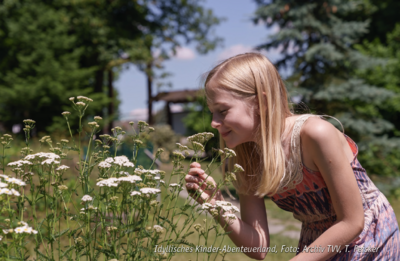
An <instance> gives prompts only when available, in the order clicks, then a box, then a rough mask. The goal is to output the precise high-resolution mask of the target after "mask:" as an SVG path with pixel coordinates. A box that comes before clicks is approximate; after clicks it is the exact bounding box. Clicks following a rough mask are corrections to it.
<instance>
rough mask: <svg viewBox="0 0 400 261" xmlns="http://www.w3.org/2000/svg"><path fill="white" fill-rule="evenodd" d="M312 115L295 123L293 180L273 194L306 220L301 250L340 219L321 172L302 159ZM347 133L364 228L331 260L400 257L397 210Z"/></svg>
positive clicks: (300, 217)
mask: <svg viewBox="0 0 400 261" xmlns="http://www.w3.org/2000/svg"><path fill="white" fill-rule="evenodd" d="M311 116H316V115H310V114H305V115H302V116H300V117H299V118H298V119H297V120H296V122H295V124H294V127H293V132H292V137H291V148H290V150H291V152H290V153H291V157H290V158H291V159H290V162H289V163H290V164H289V165H291V166H294V168H292V169H291V170H290V171H293V173H294V175H293V177H291V178H290V180H287V179H286V180H285V179H284V180H283V182H282V184H285V185H282V186H281V187H280V189H279V190H278V192H277V194H275V195H274V196H273V197H272V200H273V201H274V202H275V203H276V204H277V205H278V206H279V207H280V208H282V209H284V210H286V211H290V212H292V213H293V216H294V217H295V218H296V219H298V220H300V221H301V222H302V229H301V234H300V241H299V245H298V253H299V252H302V251H303V250H304V247H314V246H313V245H312V243H313V242H314V241H315V240H316V239H317V238H318V237H319V236H320V235H321V234H322V233H324V232H325V231H326V230H327V229H328V228H330V227H331V226H332V225H333V224H334V222H335V221H336V214H335V210H334V208H333V205H332V200H331V197H330V195H329V191H328V188H327V186H326V184H325V181H324V179H323V178H322V176H321V173H320V172H317V171H313V170H311V169H309V168H307V167H306V166H305V165H304V164H303V163H302V157H301V148H300V129H301V126H302V125H303V123H304V122H305V121H306V120H307V119H308V118H309V117H311ZM343 135H344V134H343ZM345 137H346V140H347V142H348V144H349V146H350V148H351V150H352V152H353V155H354V158H353V161H352V162H351V167H352V168H353V172H354V175H355V177H356V180H357V185H358V188H359V190H360V194H361V198H362V203H363V208H364V229H363V231H362V232H361V234H360V235H359V236H358V238H356V239H355V240H354V241H353V242H352V243H351V244H350V245H349V246H348V248H347V251H345V250H342V251H341V252H340V253H339V252H338V251H335V250H334V251H335V252H337V253H338V254H336V255H335V256H334V257H332V258H331V259H330V260H391V261H397V260H400V234H399V227H398V223H397V220H396V216H395V214H394V211H393V209H392V207H391V206H390V204H389V202H388V201H387V199H386V197H385V196H384V195H383V194H382V193H381V192H380V191H379V190H378V188H377V187H376V186H375V185H374V184H373V183H372V181H371V180H370V179H369V177H368V176H367V173H366V171H365V169H363V168H362V166H361V164H360V163H359V162H358V160H357V154H358V148H357V145H356V144H355V143H354V141H353V140H351V139H350V138H349V137H348V136H346V135H345ZM317 247H319V246H317ZM310 251H311V250H310ZM324 251H327V249H325V250H324ZM331 252H332V249H331Z"/></svg>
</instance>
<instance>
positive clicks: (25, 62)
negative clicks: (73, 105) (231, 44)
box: [0, 0, 220, 131]
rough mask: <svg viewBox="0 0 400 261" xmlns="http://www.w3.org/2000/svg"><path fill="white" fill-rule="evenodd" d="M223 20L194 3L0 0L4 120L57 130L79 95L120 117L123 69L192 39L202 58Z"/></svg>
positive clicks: (0, 103)
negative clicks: (117, 78)
mask: <svg viewBox="0 0 400 261" xmlns="http://www.w3.org/2000/svg"><path fill="white" fill-rule="evenodd" d="M218 22H219V19H218V18H216V17H215V16H214V15H213V13H212V12H211V11H210V10H207V9H205V8H203V7H202V6H201V3H200V2H199V1H194V0H178V1H176V0H152V1H150V0H144V1H123V0H117V1H110V0H96V1H94V0H89V1H73V0H52V1H47V0H46V1H42V0H24V1H22V0H21V1H18V0H15V1H2V2H0V93H1V94H2V95H1V96H0V108H1V109H0V121H1V122H2V124H3V125H4V126H5V127H6V128H7V129H9V128H10V127H11V126H12V125H13V124H16V123H21V122H22V120H23V119H24V118H30V117H32V118H35V120H36V121H37V122H38V126H41V127H40V128H39V129H38V130H39V131H43V130H45V129H47V130H49V131H51V130H54V129H55V128H57V121H53V119H55V117H54V116H56V115H60V113H61V112H62V109H63V107H65V106H66V105H67V103H66V102H65V101H67V98H68V97H70V96H77V95H85V96H90V97H91V98H93V99H95V100H96V101H97V103H96V104H97V106H95V107H92V108H91V111H90V112H89V113H90V114H94V112H96V114H98V115H102V116H103V114H104V113H105V116H109V117H115V113H113V111H112V109H110V106H109V104H110V103H112V104H113V105H114V107H116V105H117V104H118V102H117V101H116V99H115V97H114V95H113V94H112V92H113V91H112V89H113V86H112V81H113V80H114V74H115V73H116V72H118V70H120V69H121V67H120V66H121V65H122V64H124V63H128V62H129V63H136V64H140V63H145V64H146V63H148V61H150V60H152V59H153V57H152V48H153V49H154V47H157V48H160V49H161V50H162V52H163V53H168V51H170V52H173V51H174V50H175V48H176V47H177V46H180V45H183V44H187V43H189V42H195V43H196V44H197V45H196V48H197V50H198V51H199V52H201V53H205V52H207V51H208V50H210V49H213V48H214V47H215V46H216V44H218V42H219V41H220V39H219V38H218V37H215V36H213V35H212V29H213V26H214V25H216V24H218ZM143 87H144V86H143ZM59 105H61V106H59ZM107 107H108V108H107ZM54 108H59V109H57V110H56V109H54ZM54 122H56V123H54Z"/></svg>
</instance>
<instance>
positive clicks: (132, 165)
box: [122, 162, 135, 168]
mask: <svg viewBox="0 0 400 261" xmlns="http://www.w3.org/2000/svg"><path fill="white" fill-rule="evenodd" d="M122 166H124V167H128V168H133V167H135V164H133V163H132V162H124V163H122Z"/></svg>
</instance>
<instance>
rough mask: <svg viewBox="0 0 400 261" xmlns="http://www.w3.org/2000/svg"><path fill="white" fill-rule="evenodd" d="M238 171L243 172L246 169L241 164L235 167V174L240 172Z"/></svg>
mask: <svg viewBox="0 0 400 261" xmlns="http://www.w3.org/2000/svg"><path fill="white" fill-rule="evenodd" d="M238 171H240V172H243V171H244V168H243V167H242V166H240V165H239V164H235V165H233V172H238Z"/></svg>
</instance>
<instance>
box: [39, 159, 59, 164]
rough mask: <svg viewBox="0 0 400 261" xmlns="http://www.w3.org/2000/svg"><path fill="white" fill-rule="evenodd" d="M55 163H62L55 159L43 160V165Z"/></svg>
mask: <svg viewBox="0 0 400 261" xmlns="http://www.w3.org/2000/svg"><path fill="white" fill-rule="evenodd" d="M53 164H60V162H59V161H57V160H54V159H47V160H45V161H43V162H42V165H53Z"/></svg>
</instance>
